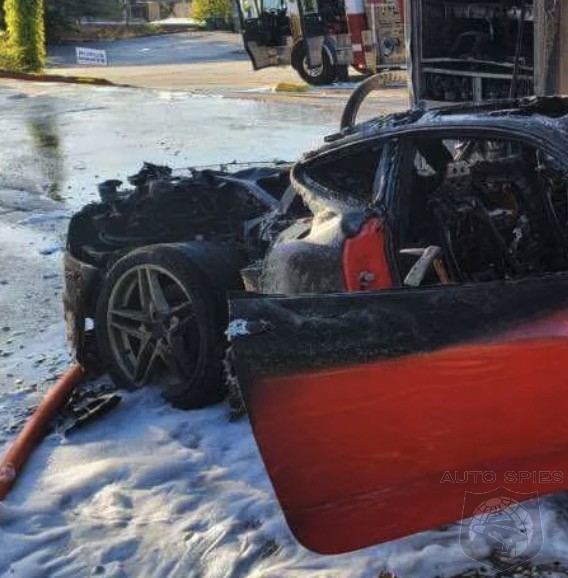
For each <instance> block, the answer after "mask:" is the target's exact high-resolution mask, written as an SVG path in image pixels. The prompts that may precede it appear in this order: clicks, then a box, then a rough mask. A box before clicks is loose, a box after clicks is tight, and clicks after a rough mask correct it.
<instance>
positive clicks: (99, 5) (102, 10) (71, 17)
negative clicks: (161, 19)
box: [0, 0, 124, 42]
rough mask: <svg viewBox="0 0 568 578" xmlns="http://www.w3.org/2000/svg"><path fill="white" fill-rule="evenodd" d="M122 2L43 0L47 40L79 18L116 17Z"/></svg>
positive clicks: (69, 26)
mask: <svg viewBox="0 0 568 578" xmlns="http://www.w3.org/2000/svg"><path fill="white" fill-rule="evenodd" d="M0 1H2V0H0ZM4 1H5V2H6V1H7V0H4ZM123 3H124V2H123V0H89V1H88V2H87V1H85V0H45V10H46V17H45V20H46V32H47V39H48V42H53V41H57V40H58V38H59V37H60V35H61V33H62V32H64V31H65V30H68V29H69V28H71V27H73V26H75V25H76V24H77V23H78V22H79V21H80V20H81V18H101V19H106V18H110V19H114V18H117V17H118V16H119V15H120V13H121V11H122V8H121V6H122V4H123Z"/></svg>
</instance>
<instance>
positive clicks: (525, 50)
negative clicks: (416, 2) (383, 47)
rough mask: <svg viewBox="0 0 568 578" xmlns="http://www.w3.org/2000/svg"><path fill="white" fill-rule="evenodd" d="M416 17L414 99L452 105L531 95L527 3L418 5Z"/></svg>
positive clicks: (531, 31) (435, 0)
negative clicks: (417, 71)
mask: <svg viewBox="0 0 568 578" xmlns="http://www.w3.org/2000/svg"><path fill="white" fill-rule="evenodd" d="M420 18H421V19H422V26H421V27H420V28H419V30H420V36H419V38H418V39H417V40H418V42H417V50H418V60H417V64H418V67H419V68H420V79H419V87H420V88H419V94H418V98H420V99H426V100H434V101H446V102H457V101H472V100H475V101H480V100H483V99H495V98H507V97H509V96H524V95H528V94H533V92H534V48H533V47H534V35H535V15H534V2H533V0H505V1H501V2H471V1H469V0H468V1H465V0H454V1H452V2H445V1H444V2H443V1H440V0H422V1H421V2H420ZM512 86H513V93H514V94H511V87H512Z"/></svg>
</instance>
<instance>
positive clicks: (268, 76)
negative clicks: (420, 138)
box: [48, 31, 408, 114]
mask: <svg viewBox="0 0 568 578" xmlns="http://www.w3.org/2000/svg"><path fill="white" fill-rule="evenodd" d="M83 46H85V47H87V48H98V49H104V50H106V51H107V58H108V62H109V65H108V67H95V66H90V67H86V66H77V64H76V57H75V48H76V46H75V45H65V46H54V47H50V48H49V51H48V52H49V62H50V64H49V72H52V73H56V74H64V75H79V76H90V77H95V78H105V79H107V80H111V81H112V82H115V83H117V84H127V85H131V86H139V87H144V88H154V89H165V90H180V91H190V92H193V93H200V94H223V95H226V96H236V97H238V98H248V99H257V100H265V101H283V100H284V101H290V102H295V103H297V104H301V105H306V104H316V105H320V104H322V102H323V101H324V102H325V103H326V105H328V106H335V107H336V109H337V111H338V114H339V111H340V109H342V108H343V106H344V104H345V101H346V100H347V98H348V97H349V95H350V94H351V91H352V90H353V88H354V87H355V86H356V81H357V80H360V79H362V78H363V77H361V76H357V75H356V76H354V77H353V82H350V83H347V84H341V85H338V84H335V85H333V86H325V87H317V88H315V87H311V88H310V89H309V91H308V92H301V93H294V92H292V93H274V92H273V91H274V88H275V87H276V86H278V85H281V84H282V83H284V84H288V85H292V86H294V85H298V84H300V85H303V84H304V83H303V82H302V80H301V79H300V77H299V76H298V74H297V73H296V71H295V70H293V69H292V68H291V67H289V66H283V67H278V68H274V67H272V68H265V69H263V70H258V71H254V70H253V68H252V64H251V63H250V61H249V58H248V55H247V54H246V52H245V50H244V48H243V43H242V39H241V36H240V34H234V33H229V32H205V31H198V32H182V33H177V34H168V35H165V36H148V37H144V38H136V39H131V40H117V41H107V42H90V43H83ZM372 100H375V101H380V102H379V109H375V113H374V114H377V113H378V112H384V111H386V110H391V109H398V110H400V109H404V108H407V107H408V94H407V92H406V90H400V88H394V89H392V88H387V89H385V90H382V91H381V94H380V95H379V96H378V98H375V99H372Z"/></svg>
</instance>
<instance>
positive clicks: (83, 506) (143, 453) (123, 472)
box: [0, 89, 568, 578]
mask: <svg viewBox="0 0 568 578" xmlns="http://www.w3.org/2000/svg"><path fill="white" fill-rule="evenodd" d="M69 91H70V89H66V92H65V94H66V97H68V98H71V96H73V95H72V94H71V93H70V92H69ZM70 94H71V96H70ZM102 94H103V96H104V97H105V98H106V99H107V100H105V101H104V106H105V107H111V106H112V101H111V100H110V97H109V96H108V94H106V93H102ZM125 94H126V93H125ZM135 98H136V99H139V100H140V99H141V98H142V97H141V96H139V95H136V96H135ZM14 102H16V101H14ZM0 104H1V103H0ZM99 104H100V103H99ZM138 104H140V103H138ZM10 106H12V105H11V104H10ZM58 106H59V105H58ZM121 106H125V107H127V103H124V101H123V104H122V105H121ZM103 113H104V111H103V110H102V111H96V114H100V115H101V120H100V121H101V122H102V119H103V116H102V115H103ZM58 114H59V113H58ZM72 114H73V118H74V119H76V118H77V117H78V115H79V113H78V112H77V111H76V110H75V109H73V111H72ZM84 114H86V115H87V117H88V115H89V114H94V112H93V111H92V110H91V111H87V112H86V113H84ZM188 114H189V113H188ZM113 118H114V117H113ZM116 118H120V115H118V116H116ZM1 120H2V117H1V116H0V123H1ZM84 120H85V122H87V121H88V118H85V119H84ZM245 121H246V123H247V126H248V125H251V126H253V127H254V126H256V123H257V121H256V120H255V119H254V118H253V119H250V120H246V119H244V120H243V122H245ZM160 122H161V119H160ZM219 122H221V121H219ZM109 123H110V121H109ZM116 123H117V124H116V126H115V125H114V124H112V126H113V127H114V128H113V129H112V130H111V129H110V128H108V132H109V134H110V137H109V138H111V137H112V138H114V137H116V134H115V133H118V132H121V131H122V128H121V125H120V124H118V121H116ZM231 123H233V121H232V119H231V118H229V124H230V125H231V128H233V126H232V124H231ZM109 126H110V124H109ZM132 126H134V125H132ZM11 127H12V128H10V130H11V131H12V132H11V133H10V134H11V135H12V136H11V137H10V138H12V139H13V142H14V146H15V147H16V146H18V147H20V148H18V154H20V151H21V147H22V146H23V145H22V144H16V143H17V142H19V141H18V140H17V139H18V138H19V137H18V133H17V123H16V119H13V121H12V125H11ZM14 127H16V128H14ZM70 127H71V128H70ZM63 128H64V129H65V130H63V129H62V132H64V133H65V131H68V132H69V131H71V130H74V131H77V133H78V134H79V132H80V131H79V129H78V128H77V127H76V125H75V124H71V123H70V122H68V123H67V124H65V123H64V126H63ZM0 129H1V127H0ZM151 129H152V127H148V126H146V125H144V127H143V132H144V134H147V133H148V132H149V131H151ZM113 130H114V132H112V131H113ZM251 130H252V129H251ZM256 130H257V131H258V133H259V134H261V133H262V130H263V127H262V126H260V128H256ZM304 130H306V128H305V127H304ZM152 134H154V133H152ZM65 135H66V136H65V138H68V139H71V140H72V136H69V135H68V134H67V133H65ZM22 138H23V137H22ZM156 138H159V137H156ZM67 142H68V141H66V140H64V143H63V149H64V155H65V158H66V159H67V164H68V166H69V167H73V166H76V164H75V163H77V162H79V161H80V160H81V159H77V158H75V157H73V154H74V153H73V151H74V147H73V146H70V145H66V144H65V143H67ZM261 144H262V143H258V142H257V143H256V146H257V148H258V147H260V146H261ZM286 144H287V146H288V143H286ZM150 145H151V143H150V142H148V144H147V148H148V149H150V148H151V146H150ZM228 146H229V145H228V144H227V143H225V147H226V148H227V147H228ZM289 146H292V145H291V144H290V145H289ZM79 150H80V151H83V149H82V148H79ZM85 150H86V149H85ZM227 150H228V148H227ZM9 152H10V151H9V150H7V149H6V147H3V150H2V155H3V156H4V161H3V162H8V161H6V160H5V159H6V158H7V157H9ZM108 154H109V155H113V154H114V153H113V152H112V150H111V151H110V152H109V153H108ZM129 154H130V155H131V156H133V155H134V153H133V152H132V151H130V152H129ZM226 154H227V155H228V154H229V152H227V151H226ZM2 155H0V156H2ZM97 155H98V157H97V158H100V159H101V158H103V156H101V155H104V151H103V150H102V149H101V150H100V151H99V152H98V153H97ZM104 158H106V157H104ZM228 158H232V157H228ZM241 158H242V157H241ZM8 160H9V159H8ZM140 160H143V159H140ZM164 160H168V159H167V158H166V159H164ZM101 162H102V161H101ZM114 163H115V165H116V164H117V163H118V161H117V160H116V159H115V160H114ZM132 164H133V163H132V162H130V163H129V164H128V166H127V167H126V168H127V169H128V168H133V167H132ZM1 169H2V166H1V165H0V176H1V174H2V170H1ZM78 170H79V169H78ZM81 170H83V169H81ZM73 174H74V173H73V172H71V176H73ZM111 176H113V175H111ZM83 180H84V181H86V180H87V178H86V177H84V179H83ZM63 190H66V187H63ZM78 201H79V199H72V202H71V205H75V206H76V205H77V204H78ZM67 215H68V209H67V207H65V205H61V204H58V203H53V202H50V201H46V200H44V199H43V197H39V196H37V195H26V194H25V193H22V192H21V191H14V190H7V189H1V188H0V454H1V453H3V451H4V450H5V449H6V447H7V444H8V443H10V441H11V440H13V438H14V435H15V433H16V432H17V430H18V429H19V428H20V427H21V425H22V423H23V421H24V419H25V417H26V415H27V414H28V413H29V411H30V408H31V407H32V406H34V405H36V404H37V403H38V402H39V400H40V399H41V395H42V394H43V393H44V392H45V391H46V390H47V389H48V388H49V387H50V385H51V384H52V383H53V381H54V379H55V378H56V376H57V375H58V374H59V373H61V372H62V371H63V370H64V369H65V368H66V367H67V365H68V364H69V363H70V361H71V357H70V354H69V351H68V349H67V347H66V345H65V339H64V331H63V325H62V322H61V318H62V315H61V307H60V293H61V285H62V283H61V252H60V251H59V249H60V248H61V247H62V244H63V240H64V231H65V227H66V224H67V221H66V216H67ZM565 501H566V500H565V499H564V500H563V499H556V500H554V501H550V500H549V501H545V502H544V505H543V508H542V515H543V520H544V535H545V542H544V549H543V552H542V554H541V556H540V560H541V561H542V562H553V561H554V560H560V561H561V562H566V561H567V560H568V539H567V538H568V535H567V533H566V524H567V522H566V521H565V517H566V516H565V511H567V510H568V508H566V505H565ZM458 536H459V528H458V526H452V527H450V528H449V529H446V530H445V531H437V532H427V533H423V534H420V535H416V536H413V537H410V538H407V539H405V540H400V541H397V542H393V543H390V544H386V545H383V546H378V547H374V548H371V549H367V550H364V551H361V552H357V553H354V554H350V555H342V556H334V557H329V556H327V557H323V556H318V555H316V554H313V553H310V552H308V551H307V550H305V549H304V548H302V547H301V546H299V545H298V543H297V542H296V541H295V539H294V538H293V537H292V536H291V534H290V532H289V530H288V529H287V526H286V524H285V521H284V519H283V516H282V513H281V511H280V509H279V506H278V504H277V502H276V500H275V497H274V494H273V492H272V489H271V486H270V483H269V481H268V479H267V477H266V475H265V472H264V469H263V466H262V462H261V460H260V457H259V455H258V452H257V449H256V445H255V443H254V439H253V437H252V434H251V431H250V428H249V425H248V422H247V420H246V419H244V420H241V421H239V422H236V423H230V422H229V421H228V420H227V408H226V407H225V406H224V405H220V406H217V407H213V408H210V409H206V410H201V411H193V412H181V411H177V410H174V409H172V408H171V407H169V406H168V405H166V404H164V403H163V401H162V400H161V399H160V398H159V396H158V395H157V393H156V392H154V391H153V390H151V389H147V390H144V391H141V392H138V393H134V394H125V395H124V398H123V401H122V403H121V405H120V406H119V407H118V408H116V409H115V410H113V411H112V412H111V413H110V414H108V415H107V416H106V417H105V418H103V419H101V420H99V421H97V422H95V423H92V424H90V425H89V426H87V427H86V428H85V429H82V430H79V431H77V432H75V433H73V434H70V435H69V436H68V438H65V437H63V436H62V435H60V434H59V433H57V432H55V433H53V434H51V435H50V436H49V437H48V438H47V439H46V440H45V441H44V442H43V443H42V444H41V446H40V447H39V448H38V450H37V451H36V453H35V454H34V455H33V457H32V459H31V462H30V463H29V465H28V467H27V469H26V471H25V473H24V475H23V477H22V478H21V479H20V481H19V483H18V484H17V486H16V487H15V489H14V490H13V492H12V493H11V494H10V495H9V497H8V498H7V500H6V501H5V502H4V503H1V504H0V577H2V578H4V577H17V578H36V577H37V578H40V577H41V578H43V577H54V578H61V577H73V578H75V577H83V576H91V575H102V576H105V577H106V576H115V577H136V578H138V577H141V578H151V577H154V576H155V577H156V578H166V577H172V578H177V577H179V578H186V577H199V578H221V577H223V578H225V577H227V578H228V577H233V578H241V577H261V576H262V577H269V578H280V577H284V576H285V577H291V578H296V577H309V578H312V577H316V578H320V577H321V578H323V577H325V578H336V577H337V578H340V577H341V578H348V577H353V578H378V577H379V576H380V575H381V573H383V572H390V573H392V574H395V575H397V576H399V577H400V578H403V577H404V578H406V577H408V578H430V577H434V576H452V575H454V574H456V573H458V572H462V571H464V570H465V569H467V568H472V567H474V563H473V562H471V561H470V560H468V559H467V558H466V557H465V556H464V554H463V553H462V551H461V548H460V546H459V539H458ZM486 553H488V551H487V552H486ZM529 575H545V574H540V573H539V574H529ZM546 575H547V576H549V575H550V576H553V575H554V574H546ZM556 575H560V574H556ZM562 575H563V576H564V575H565V574H562Z"/></svg>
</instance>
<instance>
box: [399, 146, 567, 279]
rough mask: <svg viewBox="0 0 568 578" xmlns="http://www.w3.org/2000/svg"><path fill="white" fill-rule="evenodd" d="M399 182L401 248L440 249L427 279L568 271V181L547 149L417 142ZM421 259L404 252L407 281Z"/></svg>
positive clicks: (403, 272)
mask: <svg viewBox="0 0 568 578" xmlns="http://www.w3.org/2000/svg"><path fill="white" fill-rule="evenodd" d="M399 183H400V185H399V191H398V194H397V204H398V207H397V209H398V211H399V213H398V221H397V222H398V236H397V241H398V246H399V247H400V250H404V249H408V248H413V247H416V248H422V249H424V248H427V247H437V248H439V255H440V262H439V263H438V265H439V266H438V267H430V268H429V269H428V271H427V272H425V277H424V279H423V280H421V282H422V283H423V284H428V283H440V282H442V283H444V282H445V283H447V282H456V283H461V282H483V281H494V280H500V279H518V278H522V277H526V276H531V275H541V274H546V273H551V272H556V271H565V270H566V269H567V268H568V255H567V238H566V230H567V226H568V211H567V208H568V196H567V195H568V187H567V185H568V180H567V175H566V173H565V172H564V171H562V170H560V169H559V168H558V166H557V164H556V163H555V160H554V159H553V158H552V157H550V156H549V155H547V154H546V153H545V152H543V151H541V150H537V149H535V148H533V147H530V146H526V145H524V144H521V143H518V142H512V141H507V140H488V139H479V138H473V139H464V140H461V141H457V140H443V139H433V138H421V139H416V140H414V141H412V144H411V146H410V147H409V150H408V154H407V155H406V156H405V158H404V160H403V161H402V166H401V170H400V180H399ZM400 250H399V253H400ZM415 260H416V256H415V255H413V254H412V253H411V252H410V253H409V252H408V251H406V252H404V253H400V269H401V277H402V278H404V277H405V275H407V274H408V272H409V269H410V267H411V266H412V265H413V263H414V261H415Z"/></svg>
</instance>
